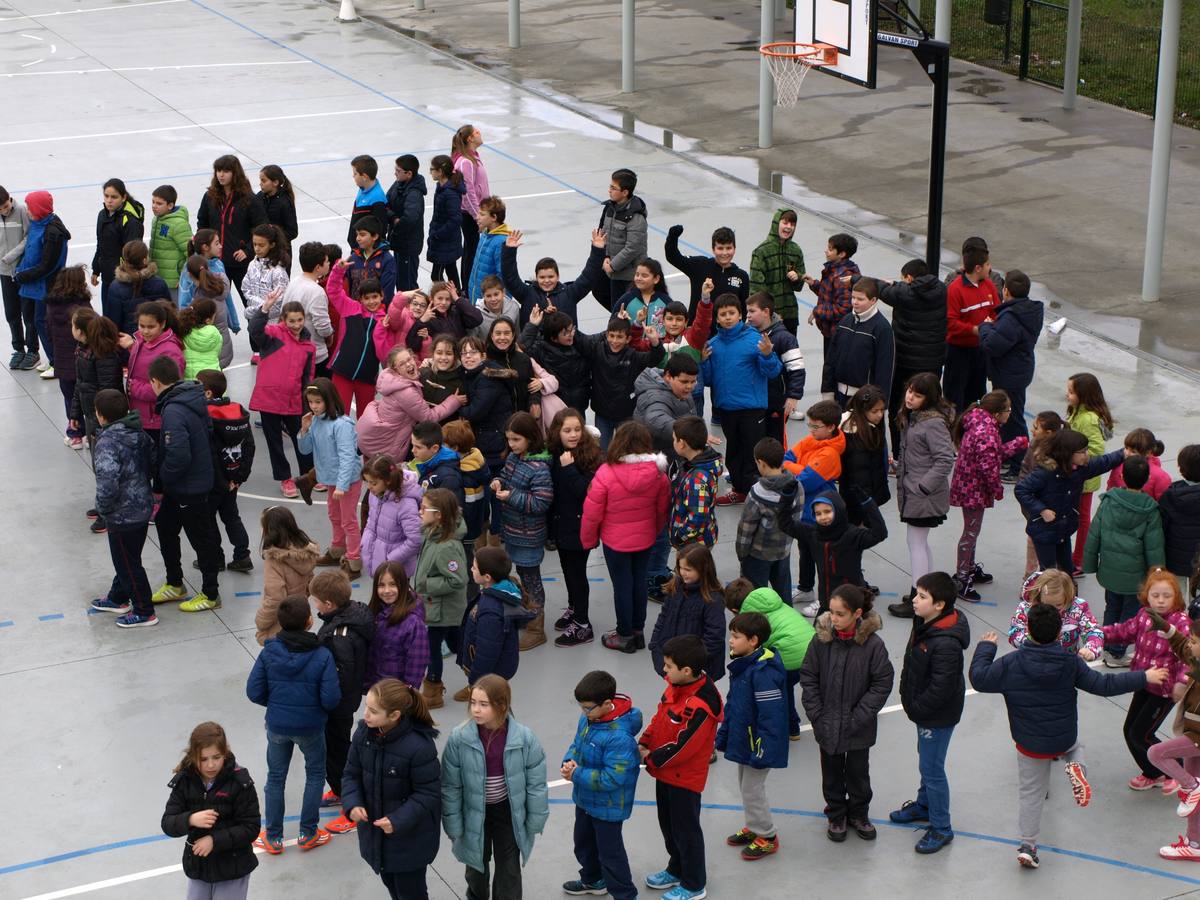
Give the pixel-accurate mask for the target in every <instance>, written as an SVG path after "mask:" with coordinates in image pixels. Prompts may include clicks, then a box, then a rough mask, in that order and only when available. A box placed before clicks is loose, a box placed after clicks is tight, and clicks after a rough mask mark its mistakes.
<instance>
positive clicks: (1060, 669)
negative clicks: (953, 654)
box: [970, 573, 1169, 869]
mask: <svg viewBox="0 0 1200 900" xmlns="http://www.w3.org/2000/svg"><path fill="white" fill-rule="evenodd" d="M1063 574H1065V573H1063ZM1061 629H1062V618H1061V617H1060V616H1059V614H1058V610H1057V609H1055V608H1054V607H1053V606H1050V605H1049V604H1046V603H1039V604H1038V605H1037V606H1035V607H1034V608H1033V609H1032V610H1030V612H1029V637H1030V642H1029V643H1027V644H1025V646H1024V647H1023V648H1022V649H1021V651H1020V652H1019V653H1009V654H1007V655H1005V656H1002V657H1001V658H1000V659H999V660H995V656H996V641H997V640H998V636H997V634H996V632H994V631H989V632H987V634H985V635H984V636H983V637H982V639H981V640H980V642H979V644H978V645H977V646H976V647H975V655H974V657H972V659H971V671H970V677H971V687H973V688H974V689H975V690H977V691H979V692H980V693H981V694H1003V695H1004V704H1005V706H1006V707H1007V708H1008V727H1009V730H1010V731H1011V732H1012V739H1013V743H1014V744H1016V748H1017V778H1018V789H1017V790H1018V795H1019V798H1020V808H1019V809H1020V811H1019V813H1018V825H1019V827H1020V830H1021V834H1020V840H1021V845H1020V846H1019V847H1018V848H1017V862H1018V863H1019V864H1020V865H1021V866H1023V867H1025V868H1027V869H1036V868H1037V867H1038V866H1039V865H1040V861H1039V859H1038V852H1037V843H1038V837H1039V836H1040V831H1041V821H1042V804H1043V803H1044V802H1045V800H1046V796H1047V794H1048V793H1049V790H1050V765H1051V764H1052V763H1054V762H1057V761H1061V760H1064V759H1065V760H1066V765H1065V769H1066V772H1067V779H1068V780H1069V781H1070V782H1071V793H1072V794H1073V795H1074V796H1075V802H1076V803H1077V804H1078V805H1079V806H1087V805H1088V803H1090V802H1091V798H1092V787H1091V785H1090V784H1089V783H1088V780H1087V766H1086V765H1085V764H1084V762H1083V760H1082V759H1081V754H1080V751H1081V749H1082V748H1081V747H1080V746H1079V743H1078V737H1079V733H1078V732H1079V724H1078V722H1079V710H1078V705H1079V694H1078V692H1079V691H1080V690H1084V691H1087V692H1088V693H1089V694H1095V695H1097V696H1099V697H1114V696H1116V695H1117V694H1129V693H1132V692H1133V691H1136V690H1139V689H1141V688H1144V687H1145V686H1146V685H1147V684H1154V685H1160V684H1164V683H1165V682H1166V681H1167V679H1168V675H1169V673H1168V671H1167V670H1166V669H1148V670H1147V671H1144V672H1121V673H1119V674H1114V675H1107V676H1106V675H1101V674H1099V673H1098V672H1094V671H1092V669H1090V668H1088V665H1087V663H1086V662H1084V660H1083V658H1082V655H1076V654H1074V653H1072V652H1071V651H1070V650H1068V649H1066V648H1065V647H1063V646H1062V643H1061V641H1060V639H1059V632H1060V631H1061Z"/></svg>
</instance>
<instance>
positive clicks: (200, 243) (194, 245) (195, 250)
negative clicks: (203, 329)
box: [179, 228, 242, 334]
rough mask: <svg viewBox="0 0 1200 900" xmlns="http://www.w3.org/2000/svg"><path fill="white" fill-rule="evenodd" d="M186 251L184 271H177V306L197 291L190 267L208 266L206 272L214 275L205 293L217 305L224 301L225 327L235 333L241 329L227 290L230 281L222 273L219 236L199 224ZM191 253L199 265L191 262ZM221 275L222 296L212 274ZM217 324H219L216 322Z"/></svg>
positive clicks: (230, 294)
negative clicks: (226, 325) (198, 258)
mask: <svg viewBox="0 0 1200 900" xmlns="http://www.w3.org/2000/svg"><path fill="white" fill-rule="evenodd" d="M187 249H188V254H187V257H186V260H187V262H186V264H185V265H184V268H183V271H182V272H180V273H179V308H180V309H186V308H187V307H188V306H190V305H191V302H192V297H193V296H195V293H196V287H197V282H196V276H194V275H192V274H191V268H190V267H195V268H197V270H198V269H199V268H207V269H208V271H209V273H210V274H211V275H212V276H214V279H213V280H212V281H210V282H209V294H208V296H209V297H210V298H211V299H213V300H216V301H217V305H218V306H221V305H223V306H224V308H225V320H226V321H227V323H228V328H229V329H230V330H231V331H232V332H233V333H234V334H236V333H238V332H239V331H241V330H242V325H241V321H240V320H239V319H238V312H237V304H235V303H234V302H233V292H232V291H231V290H230V287H229V285H230V282H229V278H228V276H227V275H226V274H225V263H224V262H222V261H221V249H222V244H221V237H220V235H219V234H217V232H215V231H213V230H212V229H211V228H201V229H199V230H198V231H197V232H196V234H195V235H194V236H193V237H192V239H191V240H190V241H188V247H187ZM193 256H199V257H200V260H201V261H202V262H203V263H204V265H203V266H201V265H200V264H199V263H195V264H193V263H192V262H191V260H192V257H193ZM218 275H219V276H220V277H221V278H223V279H225V293H224V295H223V296H221V297H218V296H216V291H217V288H218V284H217V282H218V281H219V279H217V278H216V277H215V276H218ZM218 327H219V326H218Z"/></svg>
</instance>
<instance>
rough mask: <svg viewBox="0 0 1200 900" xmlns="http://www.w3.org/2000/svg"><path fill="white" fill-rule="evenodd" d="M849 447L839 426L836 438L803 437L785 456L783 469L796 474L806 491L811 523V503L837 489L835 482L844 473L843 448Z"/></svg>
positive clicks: (806, 509) (806, 511)
mask: <svg viewBox="0 0 1200 900" xmlns="http://www.w3.org/2000/svg"><path fill="white" fill-rule="evenodd" d="M845 449H846V435H845V433H843V432H842V431H841V430H840V429H839V430H838V431H837V433H836V434H834V435H833V437H830V438H826V439H825V440H817V439H816V438H815V437H813V436H812V435H811V434H810V435H806V436H805V437H803V438H801V439H800V440H799V441H797V442H796V444H795V445H794V446H793V447H792V448H791V449H790V450H788V452H787V453H785V454H784V455H783V468H784V470H785V471H788V472H791V473H792V474H793V475H795V476H796V480H797V481H798V482H800V489H801V491H802V492H803V493H802V494H801V496H800V497H798V498H797V499H801V500H803V502H804V521H805V522H811V521H812V520H813V518H812V504H813V500H815V499H816V498H817V497H818V496H820V495H821V494H823V493H825V492H826V491H832V490H836V489H837V484H836V481H837V479H838V478H840V477H841V474H842V451H843V450H845Z"/></svg>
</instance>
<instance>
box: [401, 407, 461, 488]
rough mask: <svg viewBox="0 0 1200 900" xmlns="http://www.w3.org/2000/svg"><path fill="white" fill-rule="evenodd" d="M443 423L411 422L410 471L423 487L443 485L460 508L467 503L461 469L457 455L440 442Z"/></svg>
mask: <svg viewBox="0 0 1200 900" xmlns="http://www.w3.org/2000/svg"><path fill="white" fill-rule="evenodd" d="M442 441H443V437H442V426H441V425H439V424H438V423H437V422H417V423H416V424H414V425H413V435H412V452H413V458H412V461H411V462H409V464H408V468H409V470H410V471H411V472H412V473H413V474H415V475H416V477H417V480H418V481H419V482H420V485H421V488H422V489H423V490H426V491H429V490H433V489H434V488H445V489H446V490H448V491H450V493H452V494H454V499H455V500H457V501H458V505H459V508H460V509H461V508H462V506H463V504H464V503H465V502H466V493H465V491H464V489H463V476H462V469H461V467H460V464H459V460H458V454H457V453H456V452H454V450H453V449H452V448H450V447H446V446H443V444H442Z"/></svg>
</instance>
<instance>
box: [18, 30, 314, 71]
mask: <svg viewBox="0 0 1200 900" xmlns="http://www.w3.org/2000/svg"><path fill="white" fill-rule="evenodd" d="M26 37H29V35H26ZM39 40H40V38H39ZM50 47H51V49H52V52H53V48H54V44H51V45H50ZM310 65H312V63H310V62H309V61H308V60H307V59H281V60H276V61H270V62H228V63H192V64H187V65H179V66H116V67H112V68H104V69H60V70H58V71H55V72H0V76H3V77H4V78H22V77H28V76H31V75H37V76H39V77H40V76H45V75H91V74H94V73H96V72H160V71H165V70H172V69H224V68H231V67H235V66H310Z"/></svg>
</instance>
